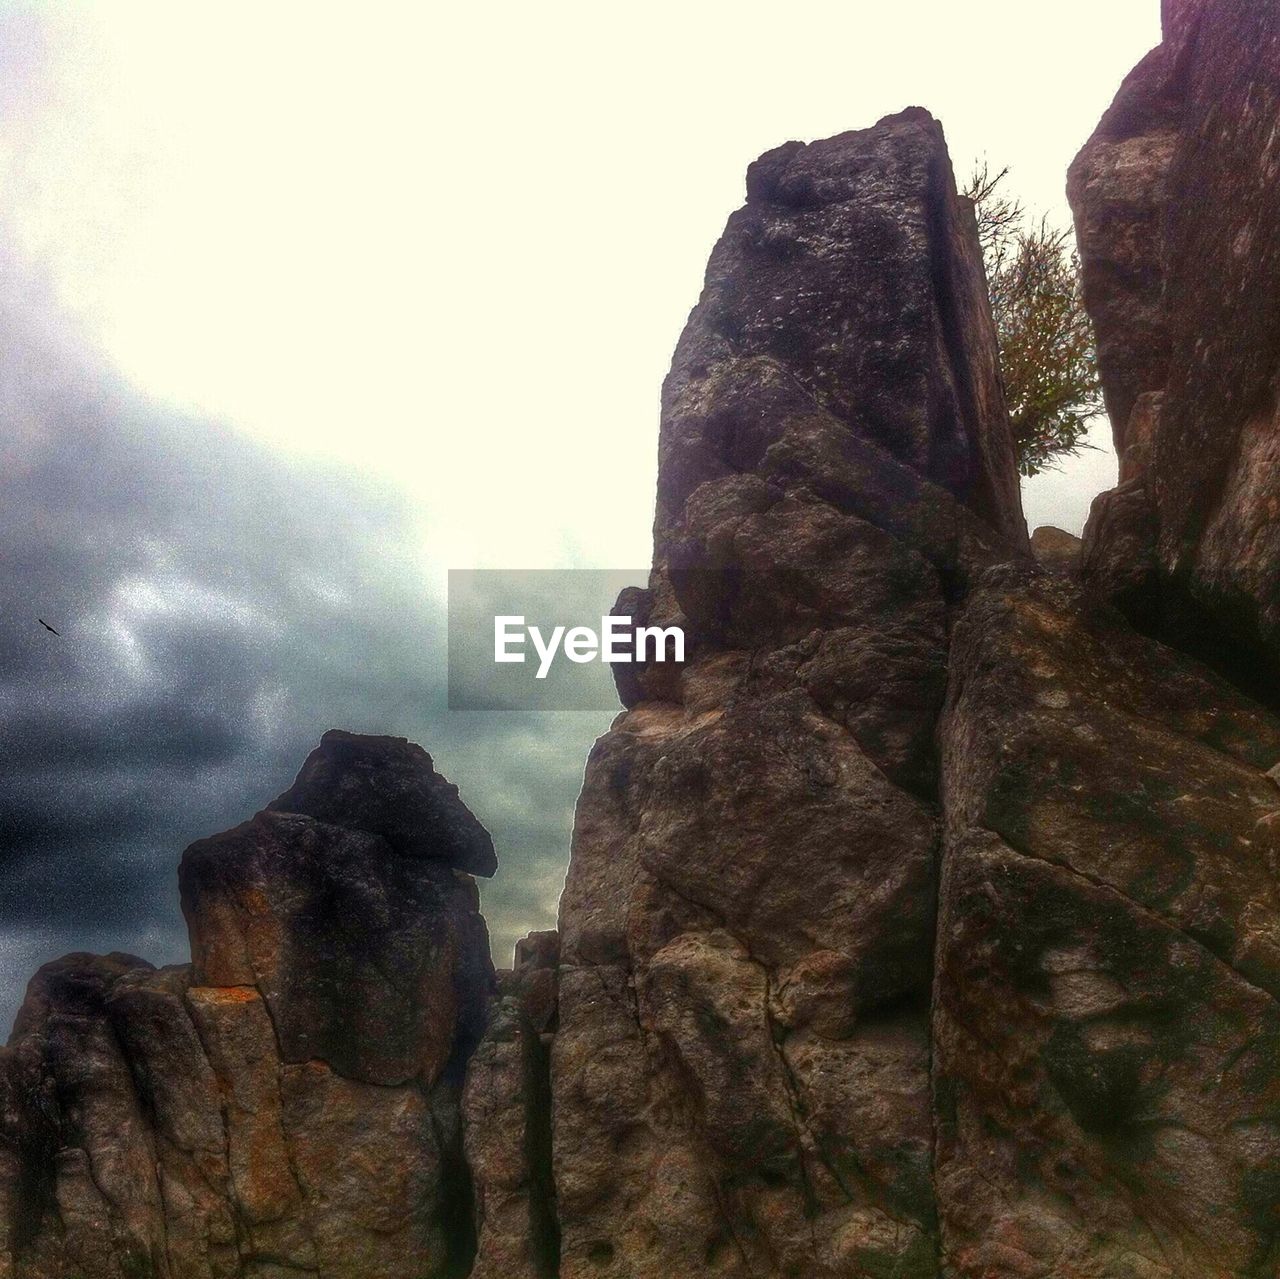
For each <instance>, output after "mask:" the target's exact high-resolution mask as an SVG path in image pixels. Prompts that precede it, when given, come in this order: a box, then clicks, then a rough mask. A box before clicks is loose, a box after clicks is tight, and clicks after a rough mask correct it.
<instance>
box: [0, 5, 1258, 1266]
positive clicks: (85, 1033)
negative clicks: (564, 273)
mask: <svg viewBox="0 0 1280 1279" xmlns="http://www.w3.org/2000/svg"><path fill="white" fill-rule="evenodd" d="M1166 7H1167V12H1166V39H1165V43H1164V45H1162V47H1161V48H1160V49H1159V50H1157V51H1156V52H1155V53H1154V54H1152V55H1151V56H1150V57H1149V58H1148V59H1146V60H1145V61H1144V62H1143V63H1142V65H1141V66H1140V67H1139V68H1138V70H1137V71H1136V72H1135V73H1134V75H1133V76H1132V77H1131V78H1130V80H1129V81H1128V82H1126V85H1125V86H1124V88H1123V89H1122V91H1121V94H1120V97H1119V98H1118V99H1117V102H1116V105H1115V106H1114V107H1113V108H1112V110H1111V111H1110V112H1109V113H1108V115H1107V117H1106V118H1105V119H1104V121H1103V123H1102V125H1101V126H1100V127H1099V131H1098V133H1097V134H1096V135H1095V137H1094V139H1093V140H1092V141H1091V142H1090V143H1089V145H1088V146H1087V147H1086V149H1085V151H1084V152H1083V153H1082V155H1081V158H1080V159H1079V160H1078V161H1077V162H1076V165H1075V166H1074V168H1073V172H1072V178H1071V187H1072V194H1073V198H1074V200H1075V203H1076V208H1077V216H1078V219H1079V226H1080V235H1081V242H1082V249H1083V253H1084V261H1085V268H1086V273H1087V283H1088V299H1087V300H1088V303H1089V305H1090V307H1091V309H1092V312H1093V314H1094V317H1095V321H1096V324H1097V327H1098V331H1099V342H1100V358H1101V363H1102V371H1103V376H1104V379H1105V382H1106V393H1107V401H1108V406H1109V408H1110V411H1111V413H1112V415H1113V419H1114V426H1115V430H1116V438H1117V445H1118V448H1119V450H1120V452H1121V455H1122V471H1121V484H1120V486H1119V487H1118V488H1117V489H1116V490H1115V491H1114V492H1112V493H1111V494H1108V495H1104V497H1103V498H1102V499H1100V500H1099V503H1098V505H1097V507H1096V509H1095V514H1094V518H1093V520H1092V521H1091V524H1090V528H1089V530H1088V536H1087V538H1086V540H1085V544H1084V546H1083V548H1080V547H1079V546H1078V545H1077V544H1076V542H1075V539H1072V538H1070V537H1069V535H1067V534H1064V533H1062V532H1061V531H1060V530H1039V531H1038V533H1037V535H1036V538H1035V539H1034V542H1031V541H1029V540H1028V538H1027V535H1026V529H1025V525H1024V523H1023V519H1022V514H1021V509H1020V504H1019V497H1018V485H1017V472H1016V466H1015V461H1014V455H1013V448H1012V443H1011V438H1010V429H1009V421H1008V415H1007V412H1006V410H1005V406H1004V402H1003V393H1002V389H1001V382H1000V375H999V368H998V362H997V356H996V343H995V337H994V333H993V328H992V323H991V317H990V312H989V309H988V305H987V301H986V292H985V285H984V280H983V277H982V269H981V259H980V254H979V250H978V242H977V236H976V227H975V225H974V220H973V215H972V211H971V209H970V208H969V207H968V205H967V203H966V202H965V201H964V200H963V199H961V198H960V197H959V196H958V195H957V194H956V189H955V184H954V181H953V178H952V173H951V166H950V162H949V160H948V158H947V153H946V149H945V146H944V143H943V137H942V131H941V129H940V127H939V126H938V124H937V123H936V122H935V121H934V120H933V119H932V118H931V117H930V116H929V115H928V114H927V113H926V112H924V111H921V110H918V109H913V110H910V111H907V112H904V113H902V114H901V115H897V116H893V117H890V118H888V119H886V120H883V121H881V122H880V123H879V124H878V125H876V126H875V127H874V128H871V129H867V130H862V131H860V132H854V133H847V134H843V135H841V136H839V137H836V138H831V139H828V140H826V141H822V142H817V143H813V144H810V145H807V146H806V145H802V144H799V143H789V144H787V145H786V146H783V147H780V148H778V149H776V150H774V151H771V152H769V153H768V154H766V155H765V156H763V157H762V158H761V159H760V160H759V161H757V162H756V163H755V164H754V165H753V166H752V167H751V169H750V171H749V173H748V179H747V200H746V204H745V206H744V207H743V208H742V209H740V210H739V211H738V212H736V213H734V214H733V215H732V217H731V218H730V219H729V223H728V226H727V228H726V230H725V233H724V235H723V237H722V238H721V240H720V242H719V243H718V245H717V246H716V248H715V251H714V253H713V255H712V258H711V262H710V265H709V268H708V272H707V280H706V287H705V290H704V292H703V295H702V298H701V300H700V302H699V303H698V305H697V307H696V308H695V309H694V311H693V313H692V315H691V316H690V319H689V322H688V325H687V327H686V329H685V332H684V335H683V336H682V338H681V340H680V344H679V347H678V349H677V351H676V356H675V361H674V364H673V367H672V370H671V374H670V376H669V377H668V379H667V382H666V384H665V387H664V392H663V413H662V424H661V435H660V444H659V475H658V500H657V517H656V521H655V536H654V544H655V554H654V566H653V572H652V575H651V578H650V581H649V584H648V586H647V588H645V589H643V590H641V589H633V590H630V591H628V592H626V593H625V595H624V598H623V600H622V602H621V603H622V608H623V609H624V610H625V611H626V612H627V613H628V614H629V615H630V616H632V617H633V618H634V619H635V620H636V622H637V623H655V622H658V623H662V624H664V625H665V624H673V623H679V624H680V625H682V626H683V627H684V628H685V631H686V636H687V645H686V654H685V660H684V661H683V663H680V664H672V663H651V664H648V665H644V664H640V665H633V666H629V667H626V668H619V670H618V686H619V691H620V694H621V697H622V701H623V703H624V705H625V707H626V709H625V711H624V712H623V713H622V714H621V715H620V716H619V717H618V718H617V720H616V721H615V722H614V724H613V726H612V728H611V730H610V731H609V733H608V734H606V736H604V737H603V738H602V739H601V740H600V741H599V742H598V743H597V745H596V747H595V749H594V750H593V752H592V754H591V758H590V760H589V762H588V766H587V772H586V777H585V781H584V786H583V791H582V795H581V798H580V801H579V806H578V811H577V817H576V822H575V829H574V836H573V849H572V859H571V864H570V868H569V874H568V879H567V882H566V887H565V892H564V896H563V898H562V903H561V921H560V922H561V927H560V930H559V933H558V934H557V933H549V934H534V935H533V936H531V937H530V938H529V939H527V940H526V941H525V942H524V943H522V944H521V946H520V947H519V949H518V951H517V955H516V962H515V966H514V968H513V969H512V970H511V971H510V972H506V973H502V974H500V975H495V974H494V972H493V970H492V969H491V967H490V963H489V959H488V953H487V941H486V937H485V929H484V925H483V922H482V921H481V919H480V917H479V914H478V910H477V895H476V888H475V883H474V881H473V880H472V878H471V875H472V874H489V873H492V871H493V870H494V868H495V865H496V860H495V858H494V854H493V848H492V845H491V843H490V841H489V838H488V836H487V834H486V833H485V832H484V830H483V828H482V827H481V826H480V825H479V823H478V822H477V821H476V819H475V818H473V817H472V816H471V814H470V813H469V812H468V811H467V809H466V808H465V806H464V805H463V804H462V802H461V800H460V799H459V798H458V794H457V791H456V790H455V789H454V788H453V787H452V786H450V785H449V784H448V783H447V782H445V781H444V780H443V779H442V778H440V777H439V776H438V775H437V774H436V773H435V771H434V769H433V768H432V765H431V760H430V758H429V757H428V756H427V755H426V753H425V752H423V751H422V750H420V749H419V748H417V747H414V746H411V745H409V744H408V743H406V742H403V741H398V740H392V739H385V738H360V737H353V736H351V735H349V734H343V733H330V734H327V735H326V736H325V738H324V740H323V742H322V743H321V745H320V747H319V749H318V750H317V751H316V752H315V753H313V755H312V756H311V757H310V759H308V761H307V762H306V764H305V765H304V767H303V769H302V772H301V773H300V774H299V777H298V780H297V781H296V782H295V784H294V785H293V786H292V787H291V788H290V789H289V790H288V791H287V792H286V793H285V794H284V795H282V796H281V797H280V798H279V799H278V800H276V801H275V802H274V803H273V804H271V805H270V806H268V808H267V809H265V810H264V811H263V812H261V813H259V814H258V815H257V816H256V817H254V818H253V819H252V820H251V821H249V822H247V823H245V824H244V825H243V826H240V827H237V828H236V829H234V830H232V831H228V832H226V833H224V834H222V835H219V836H216V837H214V838H213V839H209V840H203V841H200V842H199V843H197V844H195V845H193V846H192V847H191V848H190V849H189V850H188V851H187V853H186V855H185V857H184V858H183V863H182V869H181V874H180V881H181V890H182V902H183V907H184V910H185V912H186V916H187V919H188V921H189V924H190V930H191V943H192V963H191V965H189V966H187V967H183V968H173V969H164V970H160V971H157V970H155V969H153V968H151V967H150V966H149V965H147V964H145V963H144V962H143V961H141V960H137V959H133V958H131V957H129V956H122V955H111V956H107V957H105V958H100V957H93V956H85V955H73V956H70V957H68V958H67V959H64V960H60V961H58V962H57V963H55V964H51V965H49V966H47V967H46V968H44V969H43V970H41V972H40V973H39V974H38V975H37V976H36V978H35V979H34V981H33V982H32V985H31V989H30V993H29V996H28V999H27V1002H26V1004H25V1006H24V1008H23V1011H22V1014H21V1016H20V1017H19V1020H18V1023H17V1026H16V1027H15V1031H14V1036H13V1038H12V1040H11V1043H10V1045H9V1047H8V1048H7V1049H5V1050H3V1052H0V1279H143V1277H153V1279H249V1277H253V1279H285V1277H286V1276H308V1275H310V1276H316V1277H317V1279H451V1277H453V1276H464V1275H473V1276H475V1277H476V1279H556V1277H560V1279H588V1277H589V1279H658V1277H661V1279H669V1277H670V1276H692V1275H716V1276H721V1277H722V1279H784V1277H793V1279H888V1277H889V1276H893V1277H894V1279H943V1277H945V1279H1206V1277H1213V1279H1264V1277H1266V1276H1274V1275H1276V1274H1277V1273H1280V1055H1278V1052H1280V1003H1278V1001H1280V783H1278V782H1277V780H1276V779H1277V777H1280V768H1278V767H1277V764H1278V761H1280V720H1278V719H1277V718H1276V717H1275V714H1274V707H1275V704H1276V702H1277V700H1278V699H1277V698H1276V697H1275V696H1274V695H1267V694H1268V692H1270V693H1271V694H1274V690H1273V689H1271V690H1268V688H1267V686H1266V685H1265V684H1262V683H1260V681H1259V680H1258V679H1257V678H1254V677H1253V676H1255V675H1256V673H1257V672H1258V670H1259V669H1264V668H1260V667H1259V665H1258V663H1259V662H1260V661H1261V660H1262V659H1263V658H1264V657H1268V656H1273V655H1276V650H1277V639H1276V636H1277V635H1280V597H1278V596H1276V594H1275V592H1276V590H1277V587H1276V581H1277V580H1278V579H1277V577H1276V574H1275V571H1274V569H1275V567H1276V566H1275V565H1274V563H1273V552H1274V550H1275V548H1276V547H1277V546H1280V540H1278V539H1280V534H1277V532H1276V530H1277V529H1280V519H1278V518H1277V511H1278V510H1280V508H1278V507H1277V506H1276V497H1275V495H1273V493H1272V488H1273V486H1274V484H1275V483H1276V480H1275V475H1274V474H1273V473H1272V470H1271V469H1270V468H1269V467H1268V466H1267V465H1266V464H1267V462H1268V459H1269V458H1270V457H1271V455H1272V451H1273V447H1274V443H1273V442H1274V437H1275V428H1276V423H1275V422H1274V421H1273V420H1272V419H1273V417H1274V412H1275V410H1274V400H1273V398H1272V396H1273V390H1274V386H1273V383H1274V377H1275V374H1276V372H1277V368H1278V366H1280V329H1277V328H1276V325H1277V315H1278V314H1280V312H1277V310H1276V307H1275V305H1274V302H1275V297H1276V295H1277V290H1276V288H1275V287H1274V286H1275V283H1276V281H1275V270H1276V267H1277V265H1278V264H1280V258H1278V257H1277V254H1278V253H1280V250H1278V249H1277V248H1276V245H1277V243H1278V240H1277V237H1280V208H1277V197H1276V194H1275V192H1276V191H1277V190H1280V188H1278V187H1277V186H1276V184H1275V178H1276V175H1277V171H1278V170H1280V151H1278V150H1277V148H1280V142H1277V139H1278V138H1280V127H1277V125H1276V121H1277V120H1278V119H1280V113H1277V111H1276V110H1275V107H1276V105H1277V103H1276V91H1277V76H1276V67H1277V57H1278V56H1280V53H1278V51H1280V35H1277V28H1276V23H1277V21H1280V19H1277V16H1276V10H1275V8H1274V6H1273V5H1271V4H1270V3H1269V0H1222V2H1221V3H1218V2H1217V0H1214V2H1213V3H1210V0H1181V2H1176V0H1175V2H1174V3H1170V4H1168V5H1167V6H1166ZM1215 94H1217V95H1218V97H1219V99H1220V102H1221V103H1222V104H1225V106H1221V105H1220V106H1215V99H1214V95H1215ZM1209 189H1215V190H1219V191H1225V192H1226V193H1227V194H1228V195H1229V196H1230V198H1226V197H1225V196H1224V197H1223V198H1217V199H1215V200H1213V201H1204V200H1197V199H1194V198H1193V197H1194V196H1195V195H1196V193H1198V192H1203V191H1206V190H1209ZM1081 550H1082V553H1081ZM1033 552H1034V554H1033ZM1115 605H1118V606H1119V608H1116V607H1114V606H1115ZM1125 613H1127V614H1128V615H1129V618H1130V619H1132V621H1133V622H1136V623H1137V627H1136V628H1135V626H1134V625H1131V623H1130V621H1129V620H1126V617H1125V616H1124V614H1125ZM1201 657H1203V658H1207V659H1209V661H1208V662H1202V661H1201V660H1200V658H1201ZM1259 691H1261V692H1262V694H1263V696H1261V697H1257V698H1255V696H1254V694H1256V693H1258V692H1259Z"/></svg>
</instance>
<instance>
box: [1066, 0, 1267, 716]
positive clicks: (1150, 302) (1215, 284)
mask: <svg viewBox="0 0 1280 1279" xmlns="http://www.w3.org/2000/svg"><path fill="white" fill-rule="evenodd" d="M1164 27H1165V30H1164V41H1163V43H1162V44H1161V45H1160V47H1159V48H1157V49H1155V50H1154V51H1153V52H1152V53H1151V54H1150V55H1148V57H1147V58H1145V59H1144V60H1143V61H1142V62H1141V63H1140V64H1139V65H1138V67H1136V68H1135V70H1134V71H1133V72H1132V74H1131V75H1130V76H1129V78H1128V79H1127V80H1126V81H1125V83H1124V86H1123V88H1122V89H1121V91H1120V93H1119V95H1118V97H1117V98H1116V101H1115V103H1114V105H1113V106H1112V107H1111V109H1110V110H1109V111H1108V112H1107V114H1106V115H1105V116H1104V117H1103V119H1102V122H1101V123H1100V124H1099V126H1098V129H1097V131H1096V132H1095V133H1094V135H1093V137H1092V138H1091V139H1090V140H1089V142H1088V143H1087V144H1086V146H1085V147H1084V149H1083V150H1082V151H1081V153H1080V155H1079V156H1078V157H1077V158H1076V161H1075V163H1074V165H1073V166H1072V169H1071V177H1070V183H1069V195H1070V198H1071V203H1072V206H1073V208H1074V209H1075V215H1076V226H1077V232H1078V239H1079V243H1080V251H1081V255H1082V259H1083V264H1084V271H1085V285H1086V302H1087V304H1088V306H1089V309H1090V312H1091V313H1092V315H1093V319H1094V323H1095V325H1096V328H1097V332H1098V344H1099V357H1100V367H1101V372H1102V376H1103V383H1104V387H1105V392H1106V398H1107V406H1108V409H1109V410H1110V415H1111V420H1112V425H1113V428H1114V431H1115V436H1116V445H1117V450H1118V451H1119V452H1120V454H1121V457H1122V472H1121V480H1122V483H1121V485H1120V487H1119V488H1118V489H1116V490H1114V491H1113V492H1112V493H1109V494H1106V495H1104V496H1103V497H1102V498H1101V499H1099V502H1098V505H1097V506H1096V508H1095V511H1094V517H1093V520H1092V526H1091V528H1090V530H1089V535H1088V537H1087V538H1086V541H1087V542H1088V543H1089V545H1088V547H1087V550H1086V557H1087V561H1088V565H1089V571H1090V576H1091V578H1092V579H1093V581H1094V583H1095V585H1096V586H1097V587H1098V588H1099V589H1101V590H1102V591H1103V592H1105V593H1106V594H1108V595H1110V596H1112V597H1113V598H1116V599H1117V600H1118V602H1120V603H1121V604H1122V605H1123V606H1124V607H1125V608H1126V611H1128V612H1129V613H1130V614H1131V615H1132V616H1133V617H1134V618H1135V620H1137V621H1138V622H1139V623H1140V624H1141V625H1143V626H1144V627H1146V628H1147V629H1151V630H1154V631H1156V632H1158V633H1160V634H1163V635H1165V636H1166V638H1170V639H1172V640H1174V641H1175V642H1179V643H1183V644H1186V643H1189V642H1192V641H1193V640H1194V642H1196V643H1197V645H1198V647H1199V649H1200V650H1201V651H1202V652H1203V653H1204V655H1205V656H1206V657H1208V658H1209V659H1211V660H1213V661H1215V662H1216V663H1217V664H1219V665H1221V666H1222V667H1223V668H1224V669H1228V670H1230V671H1231V672H1232V674H1233V675H1236V676H1238V677H1241V678H1247V677H1248V676H1249V674H1250V673H1256V672H1260V671H1265V672H1266V675H1265V681H1266V683H1265V684H1263V685H1260V688H1259V691H1261V692H1262V693H1263V695H1266V692H1267V685H1270V686H1272V688H1274V679H1275V674H1276V672H1277V670H1280V663H1278V662H1277V660H1276V659H1277V658H1280V520H1277V519H1276V512H1277V509H1280V508H1278V507H1277V503H1278V502H1280V450H1278V448H1277V444H1276V441H1277V438H1280V417H1278V416H1277V401H1276V387H1277V379H1278V378H1280V310H1278V309H1277V306H1276V302H1275V298H1276V295H1277V292H1278V291H1280V209H1278V208H1277V202H1278V200H1280V197H1278V196H1277V177H1278V176H1280V134H1278V133H1277V131H1276V127H1275V124H1276V119H1277V117H1278V116H1280V11H1278V10H1277V8H1276V6H1275V5H1273V4H1267V3H1264V2H1263V0H1166V4H1165V24H1164ZM1272 696H1273V698H1274V693H1273V694H1272Z"/></svg>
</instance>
